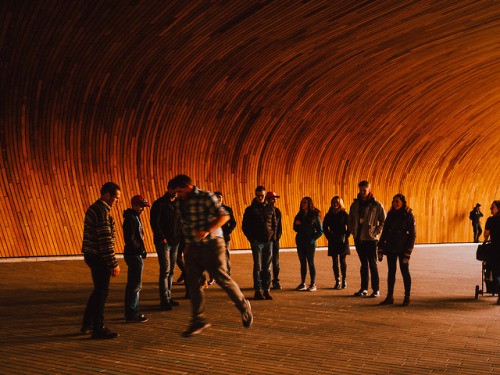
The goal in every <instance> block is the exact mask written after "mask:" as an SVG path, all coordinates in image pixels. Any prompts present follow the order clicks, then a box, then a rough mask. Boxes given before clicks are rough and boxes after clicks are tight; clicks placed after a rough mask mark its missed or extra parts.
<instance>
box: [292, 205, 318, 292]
mask: <svg viewBox="0 0 500 375" xmlns="http://www.w3.org/2000/svg"><path fill="white" fill-rule="evenodd" d="M293 230H294V231H295V232H297V235H296V236H295V242H296V244H297V253H298V255H299V261H300V276H301V280H302V281H301V283H300V285H299V286H298V287H297V288H296V290H308V291H310V292H314V291H315V290H316V268H315V267H314V253H315V252H316V240H317V239H318V238H320V237H321V235H322V234H323V227H322V226H321V219H320V218H319V210H318V209H317V208H315V207H314V204H313V201H312V199H311V198H309V197H304V198H302V201H301V202H300V211H299V213H298V214H297V216H295V219H294V221H293ZM308 265H309V274H310V277H311V284H310V285H309V287H306V276H307V266H308Z"/></svg>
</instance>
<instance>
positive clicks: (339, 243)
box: [323, 196, 351, 289]
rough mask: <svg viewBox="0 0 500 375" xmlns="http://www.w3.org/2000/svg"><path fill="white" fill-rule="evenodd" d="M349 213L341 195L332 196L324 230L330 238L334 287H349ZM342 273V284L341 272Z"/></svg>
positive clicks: (329, 250) (329, 249) (329, 246)
mask: <svg viewBox="0 0 500 375" xmlns="http://www.w3.org/2000/svg"><path fill="white" fill-rule="evenodd" d="M348 218H349V215H348V214H347V212H346V210H345V207H344V201H343V200H342V198H340V197H339V196H335V197H333V198H332V201H331V207H330V209H329V210H328V213H327V214H326V215H325V220H324V221H323V230H324V233H325V237H326V238H327V239H328V256H331V257H332V262H333V274H334V275H335V286H334V289H340V288H342V289H345V288H346V287H347V282H346V276H347V263H346V256H347V255H350V254H351V251H350V250H349V227H348V226H347V222H348ZM339 263H340V272H341V273H342V284H340V274H339Z"/></svg>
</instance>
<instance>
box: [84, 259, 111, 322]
mask: <svg viewBox="0 0 500 375" xmlns="http://www.w3.org/2000/svg"><path fill="white" fill-rule="evenodd" d="M83 257H84V259H85V263H87V265H88V266H89V267H90V272H91V274H92V281H93V282H94V290H93V292H92V294H91V295H90V298H89V300H88V302H87V307H86V308H85V313H84V315H83V325H84V326H90V325H92V329H93V330H94V331H99V330H102V328H103V326H104V305H105V304H106V299H107V298H108V292H109V279H110V278H111V270H110V268H109V267H108V265H107V264H106V263H104V260H103V259H102V258H101V257H100V256H98V255H93V254H84V255H83Z"/></svg>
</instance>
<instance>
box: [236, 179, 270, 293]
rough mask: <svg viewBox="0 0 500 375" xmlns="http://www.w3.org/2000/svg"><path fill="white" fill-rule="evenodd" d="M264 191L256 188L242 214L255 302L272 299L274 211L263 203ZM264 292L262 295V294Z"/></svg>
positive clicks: (262, 188) (261, 187)
mask: <svg viewBox="0 0 500 375" xmlns="http://www.w3.org/2000/svg"><path fill="white" fill-rule="evenodd" d="M265 197H266V189H265V188H264V186H257V188H256V189H255V198H254V199H253V201H252V204H251V205H250V206H249V207H247V208H246V210H245V213H244V214H243V225H242V228H243V233H244V234H245V236H246V237H247V239H248V241H249V242H250V246H251V248H252V255H253V287H254V290H255V297H254V299H256V300H263V299H268V300H272V299H273V297H272V296H271V294H270V293H269V289H270V287H271V259H272V251H273V241H275V239H276V228H277V222H276V210H275V209H274V207H273V206H271V205H269V204H267V203H266V202H265ZM262 291H264V293H262Z"/></svg>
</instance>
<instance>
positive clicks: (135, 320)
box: [125, 314, 149, 323]
mask: <svg viewBox="0 0 500 375" xmlns="http://www.w3.org/2000/svg"><path fill="white" fill-rule="evenodd" d="M125 319H126V320H127V322H128V323H145V322H147V321H148V320H149V318H148V317H147V316H146V315H144V314H139V315H137V316H132V317H129V318H125Z"/></svg>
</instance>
